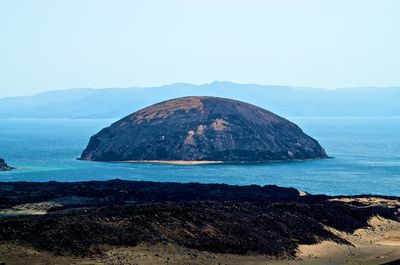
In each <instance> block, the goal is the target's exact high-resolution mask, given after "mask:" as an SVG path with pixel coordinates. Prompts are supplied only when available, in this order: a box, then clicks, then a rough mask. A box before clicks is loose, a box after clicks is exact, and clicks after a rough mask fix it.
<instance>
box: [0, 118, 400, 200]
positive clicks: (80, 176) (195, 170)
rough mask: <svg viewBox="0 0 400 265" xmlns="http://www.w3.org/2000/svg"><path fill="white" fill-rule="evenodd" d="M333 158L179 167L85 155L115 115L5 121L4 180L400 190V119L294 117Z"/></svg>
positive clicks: (1, 146)
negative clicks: (100, 160) (117, 180)
mask: <svg viewBox="0 0 400 265" xmlns="http://www.w3.org/2000/svg"><path fill="white" fill-rule="evenodd" d="M290 120H292V121H294V122H295V123H297V124H298V125H299V126H300V127H302V128H303V130H304V131H305V132H306V133H308V134H309V135H311V136H313V137H314V138H316V139H317V140H318V141H319V142H320V143H321V145H322V146H324V148H325V149H326V151H327V153H328V154H329V155H330V156H332V157H334V158H333V159H327V160H319V161H307V162H293V163H275V164H254V165H196V166H176V165H157V164H119V163H98V162H87V161H78V160H76V158H77V157H79V156H80V153H81V151H82V150H83V149H84V148H85V146H86V144H87V142H88V140H89V137H90V136H91V135H93V134H94V133H96V132H97V131H99V130H100V129H101V128H103V127H105V126H107V125H109V124H110V123H112V121H111V120H35V119H0V156H1V157H3V158H5V159H6V160H7V161H8V163H9V164H10V165H12V166H16V167H18V169H17V170H15V171H11V172H2V173H0V181H49V180H56V181H82V180H106V179H115V178H120V179H129V180H152V181H174V182H203V183H228V184H239V185H245V184H260V185H265V184H276V185H279V186H286V187H295V188H297V189H299V190H303V191H307V192H309V193H314V194H316V193H324V194H330V195H338V194H343V195H352V194H382V195H395V196H400V117H384V118H382V117H380V118H290Z"/></svg>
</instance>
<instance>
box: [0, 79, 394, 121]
mask: <svg viewBox="0 0 400 265" xmlns="http://www.w3.org/2000/svg"><path fill="white" fill-rule="evenodd" d="M182 96H220V97H226V98H232V99H237V100H242V101H246V102H249V103H251V104H255V105H257V106H260V107H262V108H265V109H267V110H270V111H272V112H274V113H277V114H279V115H283V116H400V87H390V88H373V87H369V88H342V89H334V90H328V89H318V88H303V87H286V86H262V85H255V84H235V83H230V82H213V83H211V84H205V85H192V84H183V83H177V84H172V85H167V86H161V87H148V88H107V89H69V90H55V91H49V92H45V93H41V94H37V95H34V96H26V97H11V98H2V99H0V118H120V117H123V116H125V115H128V114H130V113H132V112H134V111H136V110H138V109H140V108H143V107H145V106H148V105H151V104H154V103H156V102H159V101H163V100H167V99H171V98H176V97H182Z"/></svg>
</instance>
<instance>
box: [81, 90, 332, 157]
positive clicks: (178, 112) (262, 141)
mask: <svg viewBox="0 0 400 265" xmlns="http://www.w3.org/2000/svg"><path fill="white" fill-rule="evenodd" d="M322 158H327V155H326V153H325V151H324V149H323V148H322V147H321V146H320V145H319V143H318V142H317V141H316V140H315V139H313V138H311V137H310V136H308V135H306V134H305V133H304V132H303V131H302V130H301V129H300V128H299V127H298V126H297V125H295V124H294V123H292V122H290V121H288V120H286V119H284V118H282V117H279V116H278V115H275V114H273V113H272V112H269V111H267V110H265V109H262V108H259V107H256V106H254V105H251V104H248V103H244V102H241V101H236V100H231V99H226V98H217V97H184V98H177V99H173V100H168V101H165V102H161V103H158V104H155V105H152V106H150V107H147V108H144V109H142V110H139V111H137V112H135V113H133V114H131V115H129V116H127V117H125V118H123V119H121V120H119V121H117V122H115V123H114V124H112V125H111V126H110V127H107V128H105V129H103V130H101V131H100V132H99V133H97V134H96V135H94V136H92V137H91V139H90V141H89V144H88V146H87V147H86V149H85V150H84V151H83V153H82V156H81V159H83V160H93V161H142V162H143V161H153V162H154V161H162V162H167V161H175V163H180V162H179V161H209V162H216V161H219V162H276V161H298V160H308V159H322Z"/></svg>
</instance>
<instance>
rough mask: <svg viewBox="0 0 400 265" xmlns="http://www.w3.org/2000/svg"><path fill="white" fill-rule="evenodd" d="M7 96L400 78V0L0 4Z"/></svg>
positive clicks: (1, 79)
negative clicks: (227, 83) (223, 83)
mask: <svg viewBox="0 0 400 265" xmlns="http://www.w3.org/2000/svg"><path fill="white" fill-rule="evenodd" d="M0 38H1V39H0V73H1V74H0V92H1V96H11V95H24V94H32V93H36V92H39V91H43V90H52V89H63V88H80V87H95V88H97V87H130V86H153V85H163V84H168V83H174V82H190V83H208V82H212V81H214V80H228V81H233V82H240V83H260V84H277V85H294V86H314V87H326V88H333V87H352V86H394V85H400V65H399V64H400V1H397V0H392V1H390V0H375V1H369V0H359V1H355V0H334V1H323V0H302V1H300V0H298V1H294V0H292V1H289V0H275V1H268V0H259V1H255V0H242V1H234V0H201V1H195V0H193V1H190V0H169V1H166V0H159V1H155V0H142V1H134V0H126V1H123V0H112V1H111V0H92V1H91V0H58V1H54V0H48V1H40V0H35V1H32V0H26V1H21V0H9V1H0Z"/></svg>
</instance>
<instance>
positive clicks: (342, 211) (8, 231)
mask: <svg viewBox="0 0 400 265" xmlns="http://www.w3.org/2000/svg"><path fill="white" fill-rule="evenodd" d="M399 208H400V200H399V198H396V197H373V196H357V197H328V196H323V195H307V194H304V193H300V192H298V191H297V190H295V189H291V188H280V187H276V186H264V187H260V186H255V185H254V186H229V185H222V184H221V185H217V184H212V185H211V184H207V185H206V184H196V183H191V184H178V183H155V182H131V181H121V180H113V181H106V182H79V183H58V182H49V183H27V182H19V183H18V182H17V183H0V209H1V210H0V263H1V262H5V263H6V264H54V263H56V264H74V263H75V264H188V263H189V264H245V263H250V264H321V263H323V264H341V263H349V264H383V263H385V262H389V261H393V260H396V259H400V255H399V253H400V222H399V221H400V216H399Z"/></svg>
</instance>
